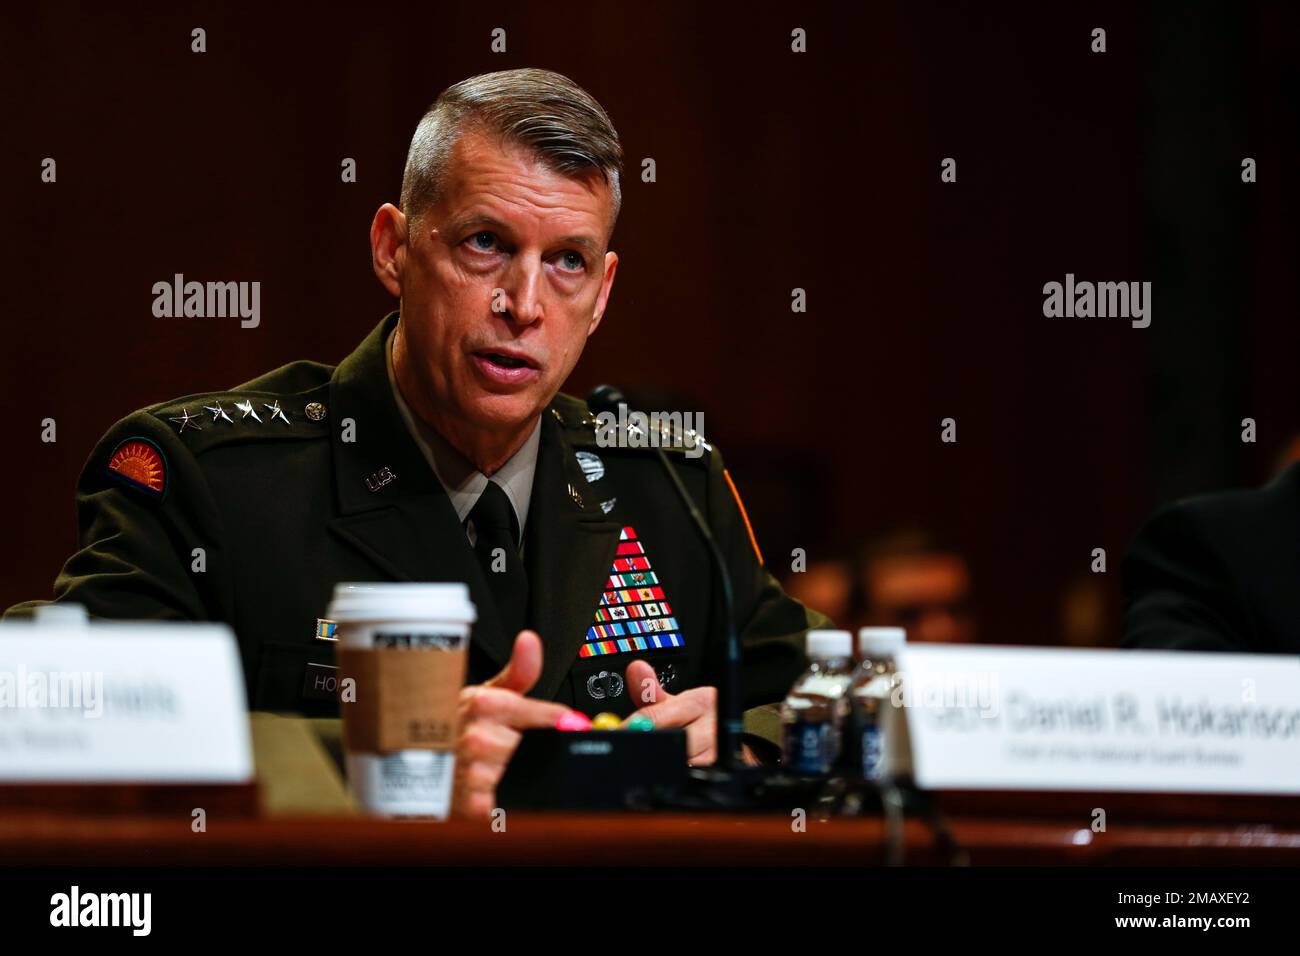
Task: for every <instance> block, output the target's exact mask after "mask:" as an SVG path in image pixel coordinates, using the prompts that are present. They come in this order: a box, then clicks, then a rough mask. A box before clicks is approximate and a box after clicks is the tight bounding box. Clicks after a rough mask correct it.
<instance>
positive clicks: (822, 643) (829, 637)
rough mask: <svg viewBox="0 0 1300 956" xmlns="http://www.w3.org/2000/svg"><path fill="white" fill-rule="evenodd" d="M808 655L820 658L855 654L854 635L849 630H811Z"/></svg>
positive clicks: (825, 658)
mask: <svg viewBox="0 0 1300 956" xmlns="http://www.w3.org/2000/svg"><path fill="white" fill-rule="evenodd" d="M808 656H809V657H814V658H817V659H818V660H827V659H828V658H832V657H852V656H853V635H852V634H851V633H849V632H848V631H809V632H808Z"/></svg>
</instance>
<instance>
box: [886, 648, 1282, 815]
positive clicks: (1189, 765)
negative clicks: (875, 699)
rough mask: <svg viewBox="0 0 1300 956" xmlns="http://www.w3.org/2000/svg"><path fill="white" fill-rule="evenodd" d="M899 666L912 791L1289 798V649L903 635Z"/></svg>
mask: <svg viewBox="0 0 1300 956" xmlns="http://www.w3.org/2000/svg"><path fill="white" fill-rule="evenodd" d="M898 666H899V671H900V678H899V681H898V683H897V685H896V686H895V687H894V693H893V698H892V702H893V704H894V705H895V706H894V707H892V708H889V711H890V716H891V718H892V720H891V723H892V724H894V725H895V726H897V724H898V723H899V716H900V715H901V718H902V721H901V722H902V723H903V724H904V725H905V726H904V727H903V728H902V729H903V730H904V731H905V732H903V733H899V734H895V735H894V737H895V742H897V741H899V740H901V741H904V742H910V763H911V769H912V772H913V774H914V777H915V779H916V782H917V783H918V785H920V786H921V787H922V788H923V789H936V790H944V789H949V790H1054V791H1133V792H1156V793H1206V794H1210V793H1222V794H1274V795H1276V794H1300V659H1296V658H1291V657H1283V656H1270V655H1254V654H1208V653H1199V654H1198V653H1182V652H1174V651H1125V650H1082V649H1064V648H1060V649H1057V648H1033V649H1029V648H1012V647H959V646H954V645H928V646H927V645H909V646H908V647H907V648H906V649H905V650H903V651H902V652H901V653H900V655H899V661H898ZM899 705H901V707H900V706H899ZM899 756H900V757H901V758H902V759H901V760H900V764H899V765H903V766H905V765H906V755H899Z"/></svg>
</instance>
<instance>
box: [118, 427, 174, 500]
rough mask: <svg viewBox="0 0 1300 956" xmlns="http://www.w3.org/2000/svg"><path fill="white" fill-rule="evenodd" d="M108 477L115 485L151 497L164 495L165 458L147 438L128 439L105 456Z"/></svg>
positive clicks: (165, 487) (165, 478)
mask: <svg viewBox="0 0 1300 956" xmlns="http://www.w3.org/2000/svg"><path fill="white" fill-rule="evenodd" d="M108 474H109V476H110V477H111V478H112V479H113V480H114V481H116V482H118V483H119V484H122V485H126V487H128V488H133V489H135V490H136V491H141V492H144V493H145V494H147V495H148V496H150V497H151V498H157V499H159V500H162V498H163V497H164V496H165V495H166V494H167V459H166V458H164V457H163V453H162V451H161V450H160V449H159V448H158V446H157V445H155V444H154V443H153V442H151V441H150V440H149V439H147V438H128V439H127V440H126V441H124V442H122V443H121V444H120V445H118V446H117V448H115V449H114V450H113V454H111V455H109V457H108Z"/></svg>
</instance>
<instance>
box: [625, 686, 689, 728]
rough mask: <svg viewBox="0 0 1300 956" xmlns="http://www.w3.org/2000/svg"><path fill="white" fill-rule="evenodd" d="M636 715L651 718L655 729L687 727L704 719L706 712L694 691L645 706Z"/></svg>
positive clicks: (670, 696)
mask: <svg viewBox="0 0 1300 956" xmlns="http://www.w3.org/2000/svg"><path fill="white" fill-rule="evenodd" d="M695 689H698V688H695ZM636 713H637V714H640V715H641V717H649V718H650V719H651V721H654V726H655V727H685V726H686V724H689V723H692V722H693V721H698V719H699V718H701V717H703V715H705V713H706V710H705V708H703V705H702V702H701V698H699V696H698V695H695V693H693V691H686V692H685V693H679V695H676V696H672V695H669V696H668V698H667V700H660V701H659V702H658V704H651V705H649V706H645V708H641V709H640V710H637V711H636ZM628 719H632V718H628Z"/></svg>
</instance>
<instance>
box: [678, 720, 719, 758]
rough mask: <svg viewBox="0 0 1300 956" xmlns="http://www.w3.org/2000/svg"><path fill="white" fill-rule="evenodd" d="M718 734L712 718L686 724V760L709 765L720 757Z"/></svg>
mask: <svg viewBox="0 0 1300 956" xmlns="http://www.w3.org/2000/svg"><path fill="white" fill-rule="evenodd" d="M717 739H718V738H717V734H716V733H715V730H714V722H713V721H712V720H697V721H695V722H694V723H692V724H688V725H687V726H686V762H687V763H688V764H690V765H691V766H692V767H707V766H709V765H710V764H712V763H713V762H714V761H715V760H717V759H718V756H717Z"/></svg>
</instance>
